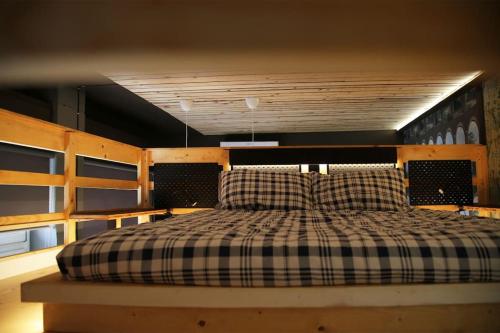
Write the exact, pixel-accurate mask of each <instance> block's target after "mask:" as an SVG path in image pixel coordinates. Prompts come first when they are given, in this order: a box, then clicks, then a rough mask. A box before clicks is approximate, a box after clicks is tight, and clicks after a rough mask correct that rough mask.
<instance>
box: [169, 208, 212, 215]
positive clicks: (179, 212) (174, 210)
mask: <svg viewBox="0 0 500 333" xmlns="http://www.w3.org/2000/svg"><path fill="white" fill-rule="evenodd" d="M212 209H213V208H171V209H169V210H168V212H169V213H171V214H173V215H182V214H190V213H194V212H200V211H203V210H212Z"/></svg>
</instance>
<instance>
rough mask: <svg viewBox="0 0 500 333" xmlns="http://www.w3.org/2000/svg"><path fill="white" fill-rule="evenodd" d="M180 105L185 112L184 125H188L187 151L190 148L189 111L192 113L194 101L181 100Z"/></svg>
mask: <svg viewBox="0 0 500 333" xmlns="http://www.w3.org/2000/svg"><path fill="white" fill-rule="evenodd" d="M179 104H180V106H181V109H182V111H184V115H185V118H184V124H186V129H185V131H186V149H187V147H188V121H189V118H188V113H189V111H191V108H192V107H193V101H191V100H189V99H181V100H180V102H179Z"/></svg>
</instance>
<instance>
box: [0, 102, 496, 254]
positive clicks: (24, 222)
mask: <svg viewBox="0 0 500 333" xmlns="http://www.w3.org/2000/svg"><path fill="white" fill-rule="evenodd" d="M0 142H6V143H10V144H15V145H21V146H27V147H33V148H40V149H44V150H50V151H55V152H60V153H64V175H52V174H44V173H34V172H22V171H10V170H0V184H8V185H36V186H64V211H62V212H56V213H45V214H30V215H16V216H1V217H0V231H5V230H14V229H23V228H29V227H33V226H43V225H48V224H56V223H64V225H65V243H66V244H67V243H69V242H72V241H74V240H75V239H76V223H77V222H78V221H81V220H84V219H82V218H81V216H82V215H78V214H75V213H77V212H75V206H76V204H75V202H76V189H77V188H79V187H83V188H85V187H87V188H88V187H91V188H104V189H121V190H137V207H138V208H143V209H145V210H146V209H147V208H149V207H150V205H151V203H150V198H149V191H150V190H151V189H152V188H153V187H154V184H153V183H152V182H150V179H149V166H150V165H154V163H201V162H207V163H208V162H210V163H213V162H216V163H219V164H220V165H222V166H223V167H224V169H225V170H228V169H229V167H230V166H229V149H227V148H219V147H210V148H187V149H186V148H152V149H141V148H139V147H135V146H131V145H128V144H124V143H120V142H117V141H113V140H109V139H106V138H103V137H99V136H96V135H92V134H89V133H85V132H81V131H77V130H73V129H70V128H66V127H63V126H59V125H55V124H53V123H49V122H45V121H41V120H37V119H34V118H30V117H26V116H22V115H19V114H16V113H13V112H9V111H6V110H3V109H0ZM308 147H311V146H308ZM316 147H331V148H336V147H345V146H316ZM348 147H381V146H380V145H378V146H369V145H363V146H348ZM386 147H387V146H386ZM389 147H396V148H397V157H398V161H397V163H398V166H399V167H402V165H403V163H405V162H407V161H409V160H422V159H423V160H425V159H428V160H443V159H466V160H472V161H475V162H476V175H475V176H474V179H473V182H474V184H475V185H476V186H477V190H478V196H479V203H480V204H481V203H487V202H488V186H487V184H488V167H487V157H486V156H487V155H486V147H485V146H483V145H441V146H436V145H434V146H422V145H392V146H389ZM275 148H276V147H274V148H273V149H275ZM287 148H297V147H278V149H287ZM302 148H307V147H302ZM259 149H261V148H259ZM77 156H85V157H91V158H96V159H101V160H108V161H114V162H119V163H125V164H129V165H134V166H136V167H137V179H136V180H117V179H103V178H92V177H81V176H77V175H76V158H77ZM185 211H192V209H187V210H185ZM183 212H184V211H183ZM134 214H137V210H135V211H134ZM148 214H149V215H150V213H148V212H146V211H145V212H144V216H149V215H148ZM139 215H140V214H139ZM72 216H79V218H72ZM108 216H112V214H111V215H108ZM139 220H140V222H142V221H145V219H143V218H140V219H139ZM117 224H119V223H117Z"/></svg>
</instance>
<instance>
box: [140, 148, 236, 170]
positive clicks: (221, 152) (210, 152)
mask: <svg viewBox="0 0 500 333" xmlns="http://www.w3.org/2000/svg"><path fill="white" fill-rule="evenodd" d="M148 150H149V151H150V154H151V160H150V164H151V165H152V164H155V163H218V164H220V165H222V166H223V168H224V170H229V152H228V151H227V150H225V149H222V148H217V147H215V148H213V147H210V148H187V149H186V148H151V149H148Z"/></svg>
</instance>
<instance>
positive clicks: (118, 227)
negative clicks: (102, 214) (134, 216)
mask: <svg viewBox="0 0 500 333" xmlns="http://www.w3.org/2000/svg"><path fill="white" fill-rule="evenodd" d="M121 227H122V219H121V218H117V219H116V220H115V229H120V228H121Z"/></svg>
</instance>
